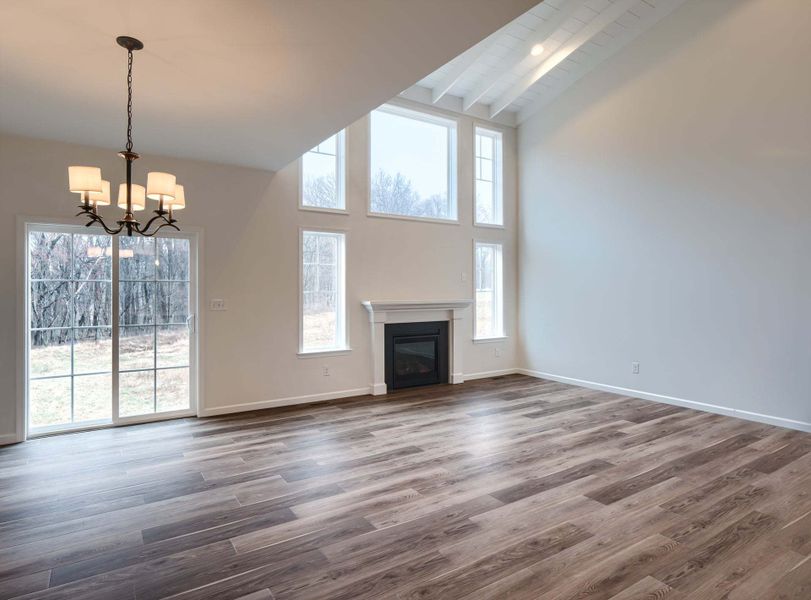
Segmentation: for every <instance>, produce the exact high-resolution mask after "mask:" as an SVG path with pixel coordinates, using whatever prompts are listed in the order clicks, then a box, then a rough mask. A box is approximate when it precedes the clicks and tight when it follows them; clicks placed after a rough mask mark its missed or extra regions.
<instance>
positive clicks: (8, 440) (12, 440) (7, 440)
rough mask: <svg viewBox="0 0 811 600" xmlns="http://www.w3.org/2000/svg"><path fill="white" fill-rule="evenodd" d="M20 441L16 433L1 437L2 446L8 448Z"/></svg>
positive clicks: (0, 443) (0, 444) (5, 434)
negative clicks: (9, 445)
mask: <svg viewBox="0 0 811 600" xmlns="http://www.w3.org/2000/svg"><path fill="white" fill-rule="evenodd" d="M19 441H20V438H19V437H17V434H16V433H4V434H2V435H0V446H7V445H8V444H16V443H17V442H19Z"/></svg>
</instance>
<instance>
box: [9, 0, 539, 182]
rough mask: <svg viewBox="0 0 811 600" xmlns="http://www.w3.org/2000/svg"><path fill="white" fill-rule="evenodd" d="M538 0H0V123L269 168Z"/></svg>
mask: <svg viewBox="0 0 811 600" xmlns="http://www.w3.org/2000/svg"><path fill="white" fill-rule="evenodd" d="M536 2H537V0H2V1H1V2H0V131H4V132H9V133H17V134H21V135H29V136H34V137H41V138H47V139H57V140H64V141H70V142H79V143H86V144H92V145H97V146H103V147H109V148H114V149H120V148H121V147H122V146H123V144H124V134H125V107H126V87H125V75H126V52H125V51H124V50H122V49H121V48H119V47H118V46H117V45H116V44H115V38H116V36H118V35H130V36H134V37H137V38H140V39H141V40H142V41H143V42H144V43H145V44H146V48H145V49H144V50H142V51H141V52H138V53H137V54H136V55H135V66H134V79H135V82H134V86H135V99H134V113H135V114H134V141H135V149H136V150H137V151H140V152H142V153H146V152H151V153H160V154H167V155H174V156H183V157H189V158H199V159H206V160H213V161H218V162H224V163H232V164H241V165H245V166H254V167H260V168H266V169H272V170H276V169H278V168H280V167H282V166H284V165H285V164H287V163H288V162H290V161H291V160H293V159H295V158H296V157H298V156H300V155H301V154H302V153H303V152H305V151H306V150H307V149H309V148H311V147H312V146H314V145H315V144H317V143H318V142H319V141H321V140H322V139H324V138H326V137H328V136H329V135H331V134H332V133H334V132H335V131H337V130H339V129H341V128H343V127H344V126H346V125H347V124H349V123H351V122H352V121H354V120H356V119H357V118H359V117H361V116H362V115H364V114H365V113H367V112H369V111H370V110H371V109H372V108H374V107H376V106H378V105H380V104H381V103H383V102H385V101H386V100H388V99H390V98H391V97H392V96H395V95H397V94H398V93H399V92H400V91H401V90H403V89H405V88H407V87H408V86H410V85H412V84H413V83H414V82H416V81H418V80H419V79H420V78H422V77H425V76H426V75H428V74H429V73H431V72H432V71H434V70H436V69H437V68H439V67H440V66H441V65H443V64H445V63H446V62H448V61H449V60H451V59H452V58H453V57H455V56H457V55H459V54H460V53H462V52H464V51H465V50H466V49H468V48H470V47H471V46H473V45H474V44H476V43H477V42H478V41H480V40H482V39H483V38H485V37H487V36H488V35H489V34H490V33H492V32H493V31H496V30H497V29H499V28H500V27H502V26H503V25H505V24H506V23H509V22H510V21H511V20H513V19H514V18H515V17H517V16H518V15H520V14H522V13H523V12H525V11H526V10H527V9H529V8H530V7H532V5H533V4H535V3H536Z"/></svg>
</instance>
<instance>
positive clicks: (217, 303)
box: [208, 298, 227, 310]
mask: <svg viewBox="0 0 811 600" xmlns="http://www.w3.org/2000/svg"><path fill="white" fill-rule="evenodd" d="M208 308H209V310H227V308H226V306H225V300H223V299H222V298H212V299H211V300H209V301H208Z"/></svg>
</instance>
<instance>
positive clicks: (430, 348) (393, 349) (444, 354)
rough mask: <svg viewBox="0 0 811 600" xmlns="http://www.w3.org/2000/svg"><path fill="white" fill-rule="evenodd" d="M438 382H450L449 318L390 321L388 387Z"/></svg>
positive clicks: (387, 349)
mask: <svg viewBox="0 0 811 600" xmlns="http://www.w3.org/2000/svg"><path fill="white" fill-rule="evenodd" d="M435 383H448V322H447V321H431V322H427V323H391V324H387V325H386V387H387V389H389V390H393V389H394V390H396V389H399V388H406V387H414V386H418V385H431V384H435Z"/></svg>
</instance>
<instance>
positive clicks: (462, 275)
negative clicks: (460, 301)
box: [459, 271, 467, 283]
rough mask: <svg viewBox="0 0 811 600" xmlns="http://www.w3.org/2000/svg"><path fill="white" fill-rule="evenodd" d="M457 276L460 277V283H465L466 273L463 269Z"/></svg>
mask: <svg viewBox="0 0 811 600" xmlns="http://www.w3.org/2000/svg"><path fill="white" fill-rule="evenodd" d="M459 277H460V278H461V279H462V283H467V273H465V272H464V271H462V272H461V273H460V275H459Z"/></svg>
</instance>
